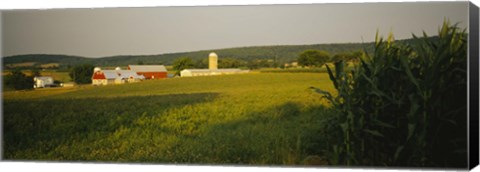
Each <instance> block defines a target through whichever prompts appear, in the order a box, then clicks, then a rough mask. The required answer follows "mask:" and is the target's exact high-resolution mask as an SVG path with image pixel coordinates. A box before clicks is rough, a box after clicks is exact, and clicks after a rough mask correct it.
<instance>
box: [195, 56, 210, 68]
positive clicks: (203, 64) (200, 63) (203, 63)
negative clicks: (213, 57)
mask: <svg viewBox="0 0 480 172" xmlns="http://www.w3.org/2000/svg"><path fill="white" fill-rule="evenodd" d="M194 66H195V68H197V69H203V68H208V59H206V58H203V59H198V60H196V61H195V65H194Z"/></svg>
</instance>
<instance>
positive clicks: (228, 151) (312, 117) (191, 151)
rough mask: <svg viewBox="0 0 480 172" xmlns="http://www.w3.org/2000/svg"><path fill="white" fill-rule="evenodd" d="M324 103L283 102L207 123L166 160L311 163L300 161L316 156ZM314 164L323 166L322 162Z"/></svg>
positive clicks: (325, 112)
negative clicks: (305, 105) (200, 132)
mask: <svg viewBox="0 0 480 172" xmlns="http://www.w3.org/2000/svg"><path fill="white" fill-rule="evenodd" d="M325 115H329V110H328V109H327V108H326V107H324V106H317V107H304V106H303V105H300V104H296V103H291V102H287V103H284V104H282V105H279V106H275V107H272V108H268V109H267V110H263V111H253V112H249V113H248V114H246V115H245V117H244V118H240V119H237V120H231V121H227V122H221V123H217V124H211V125H208V126H207V127H206V130H205V131H206V132H205V133H204V134H202V136H201V137H194V138H191V137H183V138H182V139H181V142H180V143H177V145H176V146H175V147H174V149H172V150H171V151H172V153H171V154H172V156H171V157H166V158H167V159H169V161H170V162H176V163H183V164H212V165H257V166H258V165H268V166H271V165H289V166H292V165H296V166H299V165H300V166H303V165H312V164H308V163H307V164H305V162H304V160H305V158H306V157H308V156H310V155H320V154H321V152H320V150H321V149H322V147H321V146H322V145H319V143H320V142H321V141H320V140H321V139H322V136H321V135H319V133H320V132H319V130H321V127H322V126H321V124H322V122H323V119H324V118H323V117H325ZM321 163H324V164H315V165H326V161H323V162H321Z"/></svg>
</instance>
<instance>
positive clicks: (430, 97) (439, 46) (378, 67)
mask: <svg viewBox="0 0 480 172" xmlns="http://www.w3.org/2000/svg"><path fill="white" fill-rule="evenodd" d="M377 33H378V32H377ZM413 38H414V42H413V43H410V44H396V43H395V41H394V39H393V35H392V34H390V35H389V37H388V38H387V39H386V40H384V39H383V38H381V37H379V36H378V34H377V37H376V39H375V50H374V52H373V53H372V55H368V53H366V52H364V54H363V56H362V57H361V58H360V59H359V61H360V63H358V64H356V65H355V67H354V68H353V69H350V70H346V69H345V68H344V66H345V64H344V62H342V61H339V62H336V63H335V71H333V70H332V69H331V68H330V67H329V66H328V65H327V70H328V74H329V76H330V79H331V80H332V82H333V84H334V87H335V89H336V90H337V92H338V95H336V96H333V95H332V94H330V93H329V92H326V91H323V90H321V89H318V88H313V89H314V90H315V91H316V92H318V93H320V94H322V95H323V96H324V97H325V98H327V99H328V100H329V102H331V103H332V104H333V108H334V109H335V110H336V112H337V114H336V115H335V116H332V117H331V119H329V120H330V121H331V122H330V124H329V125H327V127H326V129H325V131H326V132H327V133H325V134H327V135H333V136H330V137H329V138H328V139H327V140H328V142H329V144H327V145H328V148H327V150H329V151H327V152H329V154H328V156H329V157H330V160H331V161H332V162H330V163H332V164H340V165H348V166H351V165H377V166H421V167H466V94H467V90H466V89H467V87H466V76H467V74H466V62H467V59H466V58H467V56H466V55H467V54H466V53H467V43H466V38H467V36H466V33H465V31H464V30H463V31H460V29H459V28H458V27H457V26H456V25H450V24H449V22H448V21H446V22H444V24H443V26H442V28H441V29H440V31H439V35H438V37H428V35H426V34H425V33H424V36H423V38H419V37H417V36H415V35H413ZM338 136H341V137H338ZM327 137H328V136H327Z"/></svg>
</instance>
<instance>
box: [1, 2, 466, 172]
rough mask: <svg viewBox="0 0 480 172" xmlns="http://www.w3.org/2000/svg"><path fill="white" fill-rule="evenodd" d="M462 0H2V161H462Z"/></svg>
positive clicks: (442, 164)
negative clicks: (39, 5)
mask: <svg viewBox="0 0 480 172" xmlns="http://www.w3.org/2000/svg"><path fill="white" fill-rule="evenodd" d="M470 5H471V4H469V3H468V2H413V3H350V4H298V5H244V6H191V7H148V8H147V7H144V8H94V9H48V10H5V11H2V34H3V35H2V38H3V39H2V46H3V55H2V61H3V63H2V102H3V103H2V107H3V108H2V113H3V114H2V115H3V116H2V120H3V123H2V127H3V128H2V129H3V133H2V150H3V152H2V156H3V157H2V159H3V160H5V161H35V162H50V161H54V162H80V163H81V162H94V163H139V164H200V165H233V166H245V165H246V166H281V167H283V166H287V167H374V168H375V167H387V168H399V167H401V168H405V167H409V168H442V169H444V168H448V169H466V168H467V163H468V160H467V155H468V147H467V54H468V53H467V51H468V35H469V30H468V26H469V20H468V9H469V7H470Z"/></svg>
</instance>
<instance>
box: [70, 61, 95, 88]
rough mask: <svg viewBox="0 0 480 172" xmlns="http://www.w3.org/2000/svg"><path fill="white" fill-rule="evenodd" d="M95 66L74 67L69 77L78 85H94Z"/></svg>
mask: <svg viewBox="0 0 480 172" xmlns="http://www.w3.org/2000/svg"><path fill="white" fill-rule="evenodd" d="M93 68H94V67H93V65H91V64H83V65H77V66H75V67H73V68H72V69H71V70H70V72H69V73H68V75H69V76H70V78H72V79H73V81H74V82H75V83H77V84H87V83H92V75H93Z"/></svg>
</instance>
